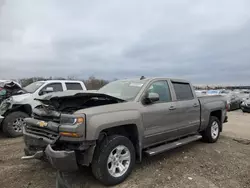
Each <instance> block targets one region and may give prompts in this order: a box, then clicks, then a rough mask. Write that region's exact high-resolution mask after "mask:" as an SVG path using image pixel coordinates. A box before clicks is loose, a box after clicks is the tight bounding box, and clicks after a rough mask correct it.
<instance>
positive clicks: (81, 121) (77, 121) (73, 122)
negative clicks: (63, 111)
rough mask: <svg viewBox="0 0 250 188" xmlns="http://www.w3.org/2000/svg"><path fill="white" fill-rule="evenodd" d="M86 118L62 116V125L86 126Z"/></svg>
mask: <svg viewBox="0 0 250 188" xmlns="http://www.w3.org/2000/svg"><path fill="white" fill-rule="evenodd" d="M84 123H85V117H69V116H68V117H67V116H66V117H65V116H61V119H60V124H70V125H77V124H84Z"/></svg>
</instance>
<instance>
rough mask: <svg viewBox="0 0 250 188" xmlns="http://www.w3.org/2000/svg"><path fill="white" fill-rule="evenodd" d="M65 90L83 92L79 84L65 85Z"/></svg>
mask: <svg viewBox="0 0 250 188" xmlns="http://www.w3.org/2000/svg"><path fill="white" fill-rule="evenodd" d="M65 84H66V88H67V90H83V88H82V86H81V84H80V83H65Z"/></svg>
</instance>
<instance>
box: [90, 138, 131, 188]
mask: <svg viewBox="0 0 250 188" xmlns="http://www.w3.org/2000/svg"><path fill="white" fill-rule="evenodd" d="M120 145H122V146H125V147H126V148H127V149H128V150H129V152H130V164H129V166H128V169H127V171H126V172H125V173H124V174H123V175H122V176H120V177H114V176H112V175H111V174H110V173H109V171H108V164H107V162H108V158H109V155H110V154H111V152H112V151H113V150H114V149H115V148H116V147H117V146H120ZM134 164H135V149H134V146H133V144H132V142H131V141H130V140H129V139H128V138H127V137H125V136H121V135H113V136H109V137H108V138H107V139H104V140H103V141H102V142H101V143H100V144H99V146H98V145H97V148H96V150H95V153H94V157H93V161H92V166H91V167H92V173H93V175H94V176H95V178H96V179H97V180H99V181H100V182H101V183H103V184H104V185H107V186H111V185H117V184H119V183H121V182H123V181H124V180H125V179H126V178H127V177H128V176H129V174H130V173H131V171H132V169H133V167H134Z"/></svg>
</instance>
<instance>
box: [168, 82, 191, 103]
mask: <svg viewBox="0 0 250 188" xmlns="http://www.w3.org/2000/svg"><path fill="white" fill-rule="evenodd" d="M172 84H173V86H174V90H175V94H176V98H177V100H190V99H193V98H194V95H193V92H192V89H191V87H190V84H188V83H180V82H172Z"/></svg>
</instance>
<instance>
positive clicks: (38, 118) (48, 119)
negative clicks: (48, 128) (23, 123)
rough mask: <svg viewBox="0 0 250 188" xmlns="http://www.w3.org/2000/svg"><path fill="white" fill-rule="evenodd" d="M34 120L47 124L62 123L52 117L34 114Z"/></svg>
mask: <svg viewBox="0 0 250 188" xmlns="http://www.w3.org/2000/svg"><path fill="white" fill-rule="evenodd" d="M33 118H34V119H37V120H42V121H46V122H49V121H53V122H55V123H60V118H57V117H52V116H39V115H37V114H35V113H33Z"/></svg>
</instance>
